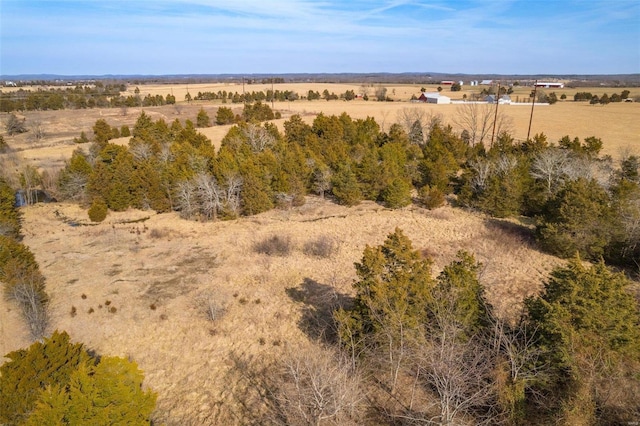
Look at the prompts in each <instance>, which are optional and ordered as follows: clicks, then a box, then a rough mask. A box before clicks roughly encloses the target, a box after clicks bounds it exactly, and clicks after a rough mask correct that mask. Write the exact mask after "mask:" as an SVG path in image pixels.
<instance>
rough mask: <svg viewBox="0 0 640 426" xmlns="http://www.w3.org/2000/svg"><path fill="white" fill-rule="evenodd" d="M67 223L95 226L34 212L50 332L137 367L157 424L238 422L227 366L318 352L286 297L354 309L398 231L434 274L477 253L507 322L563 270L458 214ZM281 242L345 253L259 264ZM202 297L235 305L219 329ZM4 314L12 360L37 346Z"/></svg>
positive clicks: (364, 212)
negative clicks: (359, 279)
mask: <svg viewBox="0 0 640 426" xmlns="http://www.w3.org/2000/svg"><path fill="white" fill-rule="evenodd" d="M56 210H57V211H59V212H61V213H62V214H63V216H64V217H68V218H72V219H73V220H74V221H76V222H78V223H87V222H88V218H87V214H86V211H84V210H82V209H80V208H79V207H77V206H75V205H70V204H49V205H43V204H41V205H36V206H32V207H29V208H26V209H24V233H25V240H24V241H25V243H26V244H28V245H29V247H31V249H32V251H33V252H34V253H35V255H36V259H37V260H38V262H39V264H40V266H41V269H42V272H43V274H44V275H45V276H46V278H47V290H48V291H49V294H50V296H51V321H52V329H55V328H57V329H60V330H66V331H67V332H69V334H70V335H71V336H72V338H73V339H74V340H76V341H80V342H84V343H85V344H86V345H87V346H88V347H89V348H91V349H93V350H96V351H97V352H98V353H102V354H105V355H117V356H126V357H129V358H131V359H134V360H135V361H136V362H138V364H139V365H140V366H141V368H142V369H143V370H144V372H145V375H146V384H147V385H149V386H151V387H152V388H153V389H154V390H156V391H157V392H158V393H159V399H158V411H157V414H156V418H155V420H156V421H158V422H159V423H167V424H177V423H182V424H184V423H198V424H216V423H219V422H220V421H223V419H227V420H228V418H227V417H226V416H228V415H229V412H228V411H225V410H226V409H225V404H227V403H230V400H229V398H232V395H231V393H230V391H229V390H228V389H227V388H226V384H225V377H228V375H229V374H232V369H231V367H232V366H231V365H230V364H229V363H228V362H227V361H226V360H228V359H229V357H231V355H232V354H239V353H241V354H245V355H251V356H260V357H266V359H270V358H271V357H277V356H279V355H280V354H281V352H282V351H283V350H291V349H292V348H296V347H298V346H300V345H302V346H304V345H307V346H308V345H310V344H311V343H310V342H311V340H310V339H311V338H310V337H309V336H308V335H306V334H305V332H303V329H304V328H300V327H299V324H300V323H301V319H302V315H304V312H303V311H304V306H302V305H301V302H299V301H297V300H294V299H295V298H292V297H291V296H290V295H291V294H292V293H291V291H294V290H287V289H304V288H305V285H306V284H307V283H309V282H314V283H316V286H320V287H322V288H326V289H332V290H331V292H332V294H334V295H336V297H340V298H345V297H346V296H347V295H350V294H352V288H351V284H352V282H353V280H354V279H355V278H356V277H355V273H354V267H353V263H354V262H356V261H359V260H360V258H361V256H362V251H363V249H364V247H365V245H367V244H369V245H378V244H381V243H382V242H383V241H384V239H385V237H386V235H388V234H389V233H390V232H393V230H394V229H395V228H396V227H400V228H401V229H403V230H404V231H405V232H406V234H407V235H409V236H410V237H411V239H412V240H413V243H414V247H415V248H416V249H418V250H421V251H422V252H430V253H432V254H433V257H434V261H435V269H436V270H435V271H434V274H435V273H437V272H438V270H439V269H440V268H442V266H443V265H445V264H446V263H448V262H450V261H451V260H452V259H453V258H454V256H455V253H456V252H457V251H458V250H460V249H465V250H469V251H472V252H474V253H475V255H476V257H477V259H478V260H480V261H481V262H482V263H483V273H482V282H483V283H484V284H485V286H486V288H487V295H488V297H489V300H490V301H491V303H492V304H493V305H494V306H495V307H496V308H497V309H498V310H499V311H500V312H502V313H503V314H505V315H514V314H517V313H518V311H519V307H520V302H521V300H522V298H523V297H524V296H527V295H531V294H534V293H536V292H537V291H539V289H540V288H541V282H542V280H543V279H544V277H545V276H546V273H547V272H548V271H549V270H550V268H551V267H553V265H556V264H558V262H559V261H558V260H557V259H555V258H553V257H551V256H547V255H544V254H541V253H539V252H538V251H536V250H535V249H533V248H532V247H530V246H529V244H528V237H527V235H526V233H524V234H523V233H522V232H521V231H520V230H519V228H517V227H514V226H513V225H509V224H506V225H505V224H503V223H494V222H492V221H489V220H486V219H485V218H484V217H482V216H477V215H473V214H469V213H465V212H463V211H460V210H454V209H452V208H450V207H442V208H439V209H435V210H432V211H429V210H424V209H420V208H406V209H403V210H399V211H392V210H387V209H384V208H382V207H380V206H379V205H377V204H374V203H369V202H367V203H364V204H362V205H360V206H357V207H354V208H351V209H348V208H345V207H341V206H338V205H335V204H333V203H331V202H330V201H327V200H321V199H319V198H316V197H309V198H307V203H306V204H305V205H303V206H301V207H298V208H294V209H292V210H290V211H281V210H273V211H270V212H267V213H264V214H261V215H258V216H255V217H251V218H245V219H240V220H235V221H229V222H214V223H199V222H188V221H184V220H181V219H179V218H178V216H177V215H176V214H162V215H153V214H152V215H151V217H150V218H149V219H148V220H147V221H146V222H145V226H147V227H148V229H150V230H151V231H150V232H146V233H144V232H143V233H137V232H131V226H132V225H131V224H127V223H123V222H129V221H133V220H136V219H140V218H144V217H147V216H149V212H140V211H135V210H130V211H127V212H120V213H110V215H109V216H108V218H107V220H106V221H105V222H103V223H100V224H98V225H96V226H91V227H88V226H76V227H72V226H69V225H68V224H67V223H65V222H63V221H62V220H61V219H60V218H59V217H58V216H56V215H55V213H54V211H56ZM167 229H170V230H171V231H170V232H168V231H163V230H167ZM153 230H159V231H158V232H154V231H153ZM274 235H285V236H289V237H290V244H291V245H293V246H295V247H298V248H302V247H304V245H305V243H307V242H308V241H323V240H325V239H326V240H327V241H329V240H330V241H332V242H334V243H335V244H337V245H338V246H339V247H340V250H339V256H330V257H322V256H308V255H306V254H305V253H304V250H302V249H295V250H292V251H291V252H290V253H289V254H288V255H286V256H265V255H264V254H260V253H256V252H255V250H254V247H255V245H256V244H257V243H259V242H262V241H265V240H268V239H269V238H271V237H272V236H274ZM300 291H303V290H300ZM294 293H295V291H294ZM202 294H214V295H216V297H217V300H220V301H225V300H226V301H229V303H225V315H224V316H223V317H220V318H219V319H217V320H216V323H215V326H214V327H215V328H212V324H211V322H210V321H209V320H208V319H207V317H206V315H203V314H202V306H201V305H200V306H199V305H198V304H196V303H194V300H197V298H198V297H199V296H200V295H202ZM82 295H84V296H85V297H82ZM71 301H72V302H71ZM242 301H244V302H245V303H241V302H242ZM257 301H259V302H257ZM232 302H235V303H232ZM98 304H99V305H100V306H102V305H104V307H103V308H102V309H100V306H98ZM96 306H97V307H98V308H97V309H95V307H96ZM150 306H153V308H150ZM73 308H75V310H74V312H75V315H74V316H73V317H72V316H71V315H69V312H70V311H71V310H72V309H73ZM113 308H116V309H113ZM0 315H1V316H2V318H0V320H1V321H0V324H1V328H0V333H1V335H0V352H1V353H3V354H4V353H7V352H8V351H11V350H14V349H17V348H20V347H25V346H27V345H28V343H29V342H28V340H27V336H28V333H27V332H26V330H24V327H23V326H22V325H21V322H20V320H19V318H18V317H17V315H15V312H14V310H12V309H11V305H9V304H7V302H5V301H4V300H3V301H0ZM261 342H269V344H263V343H261ZM272 342H278V344H277V345H274V344H271V343H272Z"/></svg>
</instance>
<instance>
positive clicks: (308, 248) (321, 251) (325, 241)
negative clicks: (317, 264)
mask: <svg viewBox="0 0 640 426" xmlns="http://www.w3.org/2000/svg"><path fill="white" fill-rule="evenodd" d="M337 248H338V247H337V244H336V242H335V240H334V239H333V238H331V237H328V236H326V235H321V236H319V237H317V238H316V239H313V240H310V241H307V242H306V243H305V244H304V247H303V249H302V252H303V253H304V254H306V255H307V256H316V257H331V256H332V255H333V254H334V253H335V252H336V250H337Z"/></svg>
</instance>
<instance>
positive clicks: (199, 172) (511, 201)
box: [59, 102, 640, 268]
mask: <svg viewBox="0 0 640 426" xmlns="http://www.w3.org/2000/svg"><path fill="white" fill-rule="evenodd" d="M203 113H204V114H203ZM406 115H407V116H406V117H405V118H404V119H403V120H400V121H401V123H396V124H393V125H392V126H390V128H389V129H388V131H386V132H383V131H381V129H380V127H379V125H378V123H376V121H375V120H374V119H372V118H367V119H357V120H353V119H352V118H351V117H350V116H348V115H347V114H346V113H343V114H342V115H340V116H326V115H324V114H320V115H318V116H317V117H316V118H315V119H314V121H313V122H312V123H311V124H307V123H306V122H304V121H303V120H302V119H301V117H299V116H297V115H294V116H292V117H291V118H290V119H289V120H287V121H286V122H285V124H284V132H280V131H279V130H278V129H277V128H276V127H275V126H274V125H273V124H270V123H268V122H267V123H264V124H261V122H265V121H269V120H272V119H273V118H277V113H275V114H274V112H273V111H272V110H271V108H269V106H268V105H266V104H262V103H260V102H256V103H253V104H245V106H244V109H243V112H242V114H241V115H235V116H234V114H233V112H232V111H231V110H230V109H229V108H226V107H221V108H219V109H218V111H217V114H216V119H215V121H216V123H218V124H227V123H237V124H236V125H235V126H233V127H232V128H231V130H230V131H229V133H228V134H227V135H226V136H225V137H224V139H223V140H222V144H221V148H220V150H219V151H218V152H215V150H214V149H213V147H212V145H211V141H209V140H208V139H207V138H206V137H204V136H203V135H201V134H200V133H198V132H197V131H196V130H195V127H196V126H195V125H194V124H193V122H191V121H190V120H187V121H186V123H185V125H183V124H181V122H180V121H178V120H175V121H174V122H173V123H171V124H170V125H169V124H168V123H166V122H165V121H164V120H158V121H156V122H153V121H152V120H151V119H150V118H149V116H147V115H146V114H144V113H143V114H142V115H141V116H140V117H139V118H138V121H137V122H136V125H135V126H134V129H133V131H132V136H133V137H132V138H131V141H130V143H129V146H128V147H123V146H117V145H112V144H109V143H108V141H109V139H111V138H113V137H116V136H117V135H118V129H117V128H112V127H110V126H109V124H108V123H107V122H106V121H104V120H98V122H96V125H95V126H94V135H95V138H94V139H95V141H94V143H93V145H92V146H91V148H90V149H89V152H84V151H77V152H75V153H74V155H73V156H72V158H71V159H70V161H69V163H68V165H67V167H66V168H65V169H64V170H63V171H62V172H61V173H60V178H59V184H60V185H59V188H60V193H61V194H62V195H63V196H64V197H66V198H71V199H80V200H84V201H85V202H89V203H90V202H92V201H93V200H95V199H101V200H102V201H104V202H105V203H106V205H107V206H108V208H109V209H111V210H122V209H126V208H128V207H130V206H131V207H138V208H152V209H155V210H158V211H169V210H178V211H180V212H181V214H182V215H183V216H184V217H189V218H196V217H200V218H207V219H212V218H233V217H237V216H238V215H250V214H256V213H259V212H262V211H265V210H269V209H271V208H273V207H274V206H287V205H291V204H292V203H293V204H297V203H301V202H303V200H304V196H305V195H306V194H310V193H315V194H318V195H320V196H325V195H330V196H332V197H333V199H334V200H335V201H336V202H338V203H340V204H344V205H347V206H352V205H356V204H358V203H359V202H361V201H362V200H371V201H376V202H379V203H381V204H383V205H385V206H387V207H389V208H399V207H403V206H407V205H409V204H411V203H414V202H415V203H418V204H421V205H423V206H425V207H428V208H433V207H437V206H439V205H441V204H442V203H443V202H444V200H445V197H447V196H450V195H451V196H452V197H453V198H451V197H450V198H451V201H452V202H455V203H457V204H459V205H462V206H466V207H469V208H473V209H478V210H481V211H483V212H485V213H487V214H490V215H492V216H496V217H509V216H519V215H524V216H528V217H531V218H532V219H534V220H535V222H536V236H537V238H538V240H539V242H540V244H541V246H542V247H543V248H545V249H546V250H548V251H549V252H551V253H554V254H557V255H560V256H563V257H571V256H573V255H574V254H575V253H576V252H578V253H580V255H581V256H583V257H584V258H586V259H591V260H597V259H599V258H600V257H604V258H605V259H606V260H607V261H608V262H612V263H616V264H620V265H626V266H629V267H636V268H637V265H636V263H637V262H638V261H637V259H638V258H639V256H640V225H639V223H640V207H639V203H640V179H639V178H638V175H639V167H640V164H639V163H640V161H639V159H638V158H637V157H635V156H628V157H626V158H623V159H622V161H621V162H620V163H619V164H614V162H613V160H612V159H611V158H610V157H600V155H599V153H600V150H601V148H602V141H601V140H600V139H598V138H596V137H588V138H585V139H584V140H580V139H578V138H573V139H572V138H570V137H569V136H565V137H563V138H562V139H560V140H559V141H557V144H554V143H550V142H549V141H547V138H546V136H545V135H544V134H538V135H535V136H534V137H533V138H532V139H531V140H528V141H524V142H516V141H515V140H514V139H513V137H512V136H511V135H510V134H509V133H508V132H506V131H502V132H501V133H500V134H499V135H498V137H497V138H496V140H495V141H494V142H493V143H492V144H491V145H490V146H488V147H487V146H485V144H484V143H478V142H477V141H476V143H474V144H472V143H471V140H472V139H471V137H470V136H468V135H467V136H465V134H464V132H463V134H461V135H458V134H456V133H455V132H454V131H453V129H452V128H451V127H450V126H448V125H445V124H444V123H443V122H441V121H440V120H439V119H431V120H430V121H429V120H425V119H420V118H416V117H413V116H412V115H411V114H406ZM196 121H197V122H198V125H200V126H205V125H209V124H210V121H209V118H208V115H207V114H206V112H204V110H201V111H200V113H199V115H198V118H197V120H196ZM423 121H425V122H423ZM127 130H128V129H127ZM204 206H207V207H204ZM212 206H215V208H214V207H212Z"/></svg>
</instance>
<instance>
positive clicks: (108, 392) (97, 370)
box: [26, 357, 157, 426]
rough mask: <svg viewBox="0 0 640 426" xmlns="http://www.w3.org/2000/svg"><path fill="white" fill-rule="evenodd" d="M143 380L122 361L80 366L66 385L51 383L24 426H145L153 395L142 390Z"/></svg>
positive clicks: (115, 359)
mask: <svg viewBox="0 0 640 426" xmlns="http://www.w3.org/2000/svg"><path fill="white" fill-rule="evenodd" d="M143 379H144V376H143V374H142V372H141V371H140V370H139V369H138V366H137V365H136V364H135V363H134V362H131V361H127V360H126V359H123V358H118V357H102V358H101V359H100V362H99V363H98V364H97V365H91V364H89V365H87V364H80V365H78V367H77V368H76V369H75V370H74V371H73V373H72V374H71V376H70V377H69V382H68V385H66V386H62V385H60V384H55V385H52V386H50V387H47V388H46V389H45V390H44V391H43V392H42V394H41V396H40V399H39V401H38V403H37V405H36V407H35V410H34V411H33V413H32V414H31V415H30V416H29V419H28V421H27V422H26V425H33V426H36V425H41V424H75V425H80V424H91V425H104V426H108V425H114V424H127V425H140V426H142V425H148V424H149V417H150V416H151V413H152V412H153V409H154V408H155V403H156V398H157V396H156V395H155V394H154V393H153V392H151V391H149V390H147V391H143V390H142V381H143Z"/></svg>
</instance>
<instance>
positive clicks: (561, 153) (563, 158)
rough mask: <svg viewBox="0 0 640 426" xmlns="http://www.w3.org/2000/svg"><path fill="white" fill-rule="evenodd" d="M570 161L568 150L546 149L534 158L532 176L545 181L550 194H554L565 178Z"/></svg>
mask: <svg viewBox="0 0 640 426" xmlns="http://www.w3.org/2000/svg"><path fill="white" fill-rule="evenodd" d="M569 161H570V160H569V153H568V152H567V151H566V150H563V149H555V148H549V149H545V150H544V151H541V152H539V153H538V154H536V156H535V158H534V159H533V163H532V164H531V176H532V177H533V178H534V179H538V180H541V181H543V182H544V183H545V186H546V188H547V194H548V195H551V194H554V193H555V192H556V190H557V188H558V186H559V185H560V184H561V183H562V181H563V179H564V176H565V174H566V171H567V170H566V169H567V166H568V163H569Z"/></svg>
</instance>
